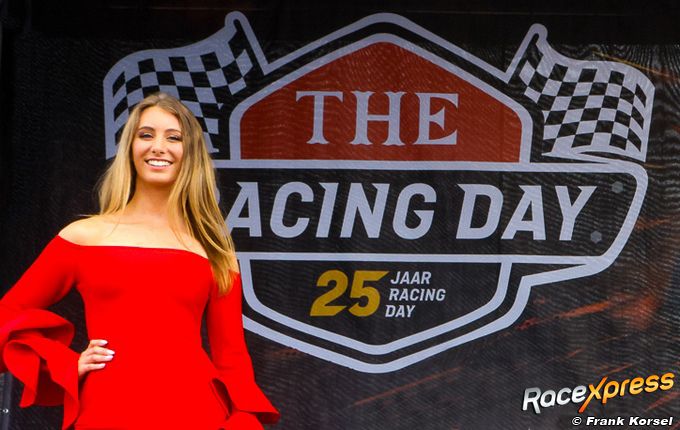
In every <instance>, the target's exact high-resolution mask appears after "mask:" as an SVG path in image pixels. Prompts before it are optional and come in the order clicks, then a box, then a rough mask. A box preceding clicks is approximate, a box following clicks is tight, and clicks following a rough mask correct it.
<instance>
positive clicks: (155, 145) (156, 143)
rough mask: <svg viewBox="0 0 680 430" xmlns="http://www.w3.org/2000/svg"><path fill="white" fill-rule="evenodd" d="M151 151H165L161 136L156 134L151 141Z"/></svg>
mask: <svg viewBox="0 0 680 430" xmlns="http://www.w3.org/2000/svg"><path fill="white" fill-rule="evenodd" d="M151 151H153V152H160V153H163V152H165V139H164V138H163V136H158V137H156V138H155V139H154V140H153V141H152V142H151Z"/></svg>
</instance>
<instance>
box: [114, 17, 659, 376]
mask: <svg viewBox="0 0 680 430" xmlns="http://www.w3.org/2000/svg"><path fill="white" fill-rule="evenodd" d="M508 58H509V59H510V61H509V64H508V65H507V67H505V68H499V67H498V66H494V65H492V64H490V63H488V62H487V61H485V60H483V59H481V58H479V57H477V56H475V55H473V54H471V53H469V52H466V51H465V50H463V49H461V48H460V47H458V46H456V45H454V44H453V43H451V42H450V41H447V40H444V39H443V38H441V37H439V36H437V35H435V34H433V33H431V32H429V31H428V30H426V29H424V28H422V27H420V26H418V25H416V24H415V23H413V22H411V21H409V20H407V19H405V18H403V17H401V16H398V15H393V14H377V15H372V16H368V17H366V18H364V19H361V20H359V21H357V22H355V23H353V24H351V25H349V26H347V27H345V28H342V29H339V30H337V31H335V32H332V33H330V34H328V35H326V36H325V37H323V38H321V39H319V40H316V41H314V42H312V43H309V44H308V45H306V46H303V47H302V48H297V49H295V50H292V51H291V52H289V53H287V54H285V55H283V56H280V57H279V58H276V59H273V60H272V59H270V58H268V56H267V55H266V54H265V53H264V52H263V50H262V48H261V46H260V44H259V42H258V41H257V39H256V36H255V34H254V32H253V30H252V29H251V27H250V25H249V23H248V21H247V19H246V18H245V17H244V16H243V15H242V14H240V13H231V14H229V15H228V16H227V17H226V20H225V27H224V28H223V29H222V30H220V31H219V32H218V33H216V34H214V35H213V36H211V37H210V38H208V39H206V40H203V41H200V42H198V43H196V44H193V45H189V46H186V47H181V48H177V49H168V50H148V51H141V52H137V53H134V54H132V55H129V56H128V57H125V58H124V59H122V60H121V61H119V62H118V63H117V64H116V65H115V66H114V67H113V68H112V69H111V70H110V72H109V73H108V75H107V76H106V78H105V81H104V94H105V119H106V133H107V143H106V153H107V156H109V157H110V156H112V155H113V154H114V153H115V146H116V144H115V142H116V138H117V137H118V136H119V133H120V129H121V127H122V125H123V124H124V122H125V120H126V119H127V116H128V113H129V111H130V109H131V108H132V106H134V104H135V103H137V102H138V101H140V100H141V99H142V98H143V97H144V96H145V95H147V94H150V93H152V92H155V91H165V92H168V93H170V94H173V95H175V96H177V97H179V98H180V99H181V100H182V101H183V102H184V103H186V104H187V106H189V107H190V109H191V110H192V111H193V112H194V113H195V114H196V116H197V118H198V119H199V121H200V122H201V124H202V125H203V127H204V131H205V137H206V141H207V143H208V145H209V148H210V150H211V151H212V152H213V157H214V160H215V166H216V167H217V168H218V176H219V180H220V193H221V202H222V204H223V205H224V206H225V208H226V212H227V217H226V221H227V224H228V225H229V227H230V228H231V231H232V235H233V237H234V239H235V241H236V243H237V246H238V251H239V252H238V255H239V260H240V264H241V271H242V276H243V281H244V283H243V286H244V297H245V304H246V306H245V310H244V325H245V327H246V328H247V329H248V330H251V331H253V332H255V333H258V334H260V335H262V336H264V337H266V338H269V339H271V340H273V341H275V342H279V343H281V344H283V345H287V346H291V347H294V348H297V349H299V350H301V351H304V352H306V353H308V354H311V355H314V356H316V357H319V358H322V359H324V360H328V361H331V362H334V363H337V364H339V365H342V366H346V367H349V368H352V369H356V370H358V371H361V372H371V373H384V372H390V371H395V370H398V369H401V368H403V367H406V366H409V365H411V364H414V363H417V362H419V361H422V360H424V359H426V358H428V357H431V356H433V355H435V354H439V353H442V352H444V351H446V350H448V349H450V348H454V347H457V346H460V345H462V344H464V343H466V342H470V341H473V340H475V339H478V338H481V337H483V336H488V335H490V334H492V333H495V332H498V331H500V330H503V329H505V328H507V327H509V326H511V325H512V324H513V323H515V322H516V321H517V319H518V318H519V316H520V315H521V313H522V311H523V310H524V308H525V306H526V304H527V301H528V298H529V295H530V293H531V290H532V288H534V287H538V286H545V287H546V288H547V287H549V285H550V284H554V283H557V282H560V281H563V280H568V279H574V278H579V277H585V276H589V275H593V274H596V273H598V272H600V271H602V270H604V269H606V268H607V267H608V266H609V265H611V264H612V262H613V261H614V260H615V259H616V258H617V256H618V255H619V253H620V252H621V250H622V248H623V246H624V245H625V244H626V242H627V240H628V238H629V236H630V234H631V231H632V229H633V226H634V225H635V222H636V220H637V217H638V214H639V212H640V207H641V205H642V202H643V200H644V197H645V192H646V189H647V174H646V172H645V170H644V169H643V167H642V165H641V162H642V161H644V159H645V155H646V152H647V140H648V135H649V126H650V121H651V115H652V104H653V97H654V87H653V85H652V83H651V82H650V81H649V79H647V78H646V77H645V76H644V75H643V74H642V73H640V72H639V71H638V70H636V69H634V68H632V67H630V66H628V65H626V64H622V63H617V62H610V61H582V60H577V59H572V58H568V57H565V56H563V55H561V54H560V53H558V52H557V51H555V50H554V49H553V48H552V47H551V46H550V45H549V44H548V42H547V31H546V29H545V28H544V27H542V26H539V25H535V26H533V27H531V28H530V29H529V31H528V33H527V35H526V37H525V38H524V40H523V41H522V42H521V43H520V45H519V46H518V48H517V50H516V52H514V54H512V55H509V56H508ZM575 294H576V293H575Z"/></svg>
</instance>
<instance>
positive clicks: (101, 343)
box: [99, 339, 109, 346]
mask: <svg viewBox="0 0 680 430" xmlns="http://www.w3.org/2000/svg"><path fill="white" fill-rule="evenodd" d="M107 343H109V341H108V340H104V339H101V340H100V341H99V345H101V346H104V345H106V344H107Z"/></svg>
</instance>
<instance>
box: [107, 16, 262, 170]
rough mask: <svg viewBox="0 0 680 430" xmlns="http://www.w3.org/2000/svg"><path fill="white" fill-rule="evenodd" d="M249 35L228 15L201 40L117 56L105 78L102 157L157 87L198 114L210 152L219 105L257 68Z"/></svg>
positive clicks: (216, 130)
mask: <svg viewBox="0 0 680 430" xmlns="http://www.w3.org/2000/svg"><path fill="white" fill-rule="evenodd" d="M245 25H247V21H246V22H245ZM248 30H249V31H248ZM248 36H252V37H254V36H253V35H252V30H250V27H248V28H247V29H245V30H244V22H242V21H240V20H239V19H227V21H226V23H225V27H224V28H223V29H221V30H220V31H219V32H217V33H215V34H214V35H212V36H211V37H210V38H208V39H205V40H203V41H201V42H198V43H195V44H193V45H189V46H185V47H181V48H177V49H158V50H147V51H140V52H136V53H134V54H131V55H129V56H127V57H125V58H123V59H122V60H120V61H119V62H118V63H117V64H116V65H115V66H114V67H113V68H112V69H111V70H110V71H109V73H108V74H107V75H106V78H105V79H104V108H105V118H106V120H105V123H106V157H107V158H110V157H113V156H114V155H115V153H116V144H117V142H118V139H119V138H120V133H121V131H122V129H123V126H124V125H125V122H126V121H127V119H128V116H129V114H130V112H131V111H132V108H133V107H134V106H135V105H136V104H137V103H139V102H140V101H141V100H142V99H143V98H144V97H146V96H147V95H149V94H152V93H154V92H157V91H162V92H165V93H168V94H171V95H173V96H175V97H177V98H178V99H180V100H181V101H182V102H183V103H184V104H185V105H186V106H187V107H188V108H189V109H190V110H191V111H192V112H193V113H194V115H196V118H197V119H198V121H199V123H200V124H201V126H202V127H203V131H204V136H205V138H206V143H207V146H208V150H209V151H210V152H217V149H215V148H214V147H213V141H214V138H215V137H217V135H218V134H219V118H220V115H219V111H220V109H221V108H222V105H223V104H224V103H225V102H226V101H228V100H229V99H230V98H232V97H233V96H234V95H236V94H237V93H239V91H241V90H243V89H244V88H246V86H247V80H248V78H249V76H251V75H253V74H254V73H256V72H259V70H258V68H256V67H255V64H256V63H257V61H256V59H255V55H254V54H253V52H252V43H251V41H250V40H249V39H248Z"/></svg>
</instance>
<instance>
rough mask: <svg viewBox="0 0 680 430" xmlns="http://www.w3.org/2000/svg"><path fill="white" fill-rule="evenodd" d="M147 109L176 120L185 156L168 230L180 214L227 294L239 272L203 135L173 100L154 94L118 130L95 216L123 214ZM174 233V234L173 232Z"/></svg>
mask: <svg viewBox="0 0 680 430" xmlns="http://www.w3.org/2000/svg"><path fill="white" fill-rule="evenodd" d="M152 106H157V107H159V108H161V109H163V110H165V111H167V112H169V113H171V114H173V115H175V117H177V119H178V120H179V123H180V126H181V128H182V130H181V131H182V142H183V143H182V144H183V148H184V154H183V159H182V164H181V167H180V171H179V174H178V176H177V180H176V181H175V183H174V185H173V187H172V190H171V192H170V197H169V202H168V203H169V204H168V210H169V211H170V215H171V225H173V224H174V225H175V226H176V223H177V222H178V221H179V220H176V219H175V216H174V214H175V213H176V211H175V210H176V209H179V213H180V215H181V218H182V222H183V223H184V226H185V227H186V229H187V230H188V232H189V234H191V236H192V237H193V238H195V239H196V240H198V241H199V242H200V244H201V245H202V246H203V248H204V249H205V252H206V254H207V255H208V259H209V260H210V265H211V266H212V270H213V274H214V277H215V280H216V281H217V284H218V288H219V292H220V293H221V294H224V293H227V292H228V291H229V290H230V288H231V283H232V277H231V275H230V273H229V271H233V272H238V263H237V261H236V256H235V250H234V243H233V241H232V240H231V236H230V235H229V231H228V229H227V226H226V224H225V222H224V218H223V217H222V213H221V212H220V209H219V206H218V205H217V197H216V195H215V190H216V183H215V172H214V170H213V165H212V160H211V159H210V155H209V154H208V150H207V149H206V145H205V140H204V138H203V130H202V129H201V125H200V124H199V123H198V121H197V120H196V117H195V116H194V115H193V114H192V113H191V111H190V110H189V109H188V108H187V107H186V106H184V105H183V104H182V103H181V102H180V101H179V100H177V99H176V98H174V97H172V96H170V95H168V94H165V93H155V94H152V95H150V96H148V97H146V98H145V99H144V100H142V101H141V102H139V104H138V105H137V106H135V108H134V109H133V110H132V112H131V113H130V117H129V118H128V120H127V122H126V123H125V127H124V128H123V132H122V134H121V137H120V142H119V144H118V151H117V152H116V157H115V158H114V160H113V162H112V163H111V165H110V166H109V168H108V169H107V171H106V172H105V173H104V175H103V177H102V179H101V182H100V186H99V207H100V212H99V213H100V215H108V214H113V213H116V212H119V211H122V210H123V209H125V207H126V206H127V204H128V202H129V201H130V199H131V198H132V195H133V193H134V191H135V177H136V171H135V168H134V165H133V162H132V156H131V152H132V141H133V140H134V138H135V135H136V132H137V127H138V126H139V119H140V117H141V114H142V112H143V111H144V110H145V109H147V108H149V107H152ZM174 230H175V233H176V234H177V231H176V228H174ZM178 237H179V235H178ZM180 240H181V237H180Z"/></svg>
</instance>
